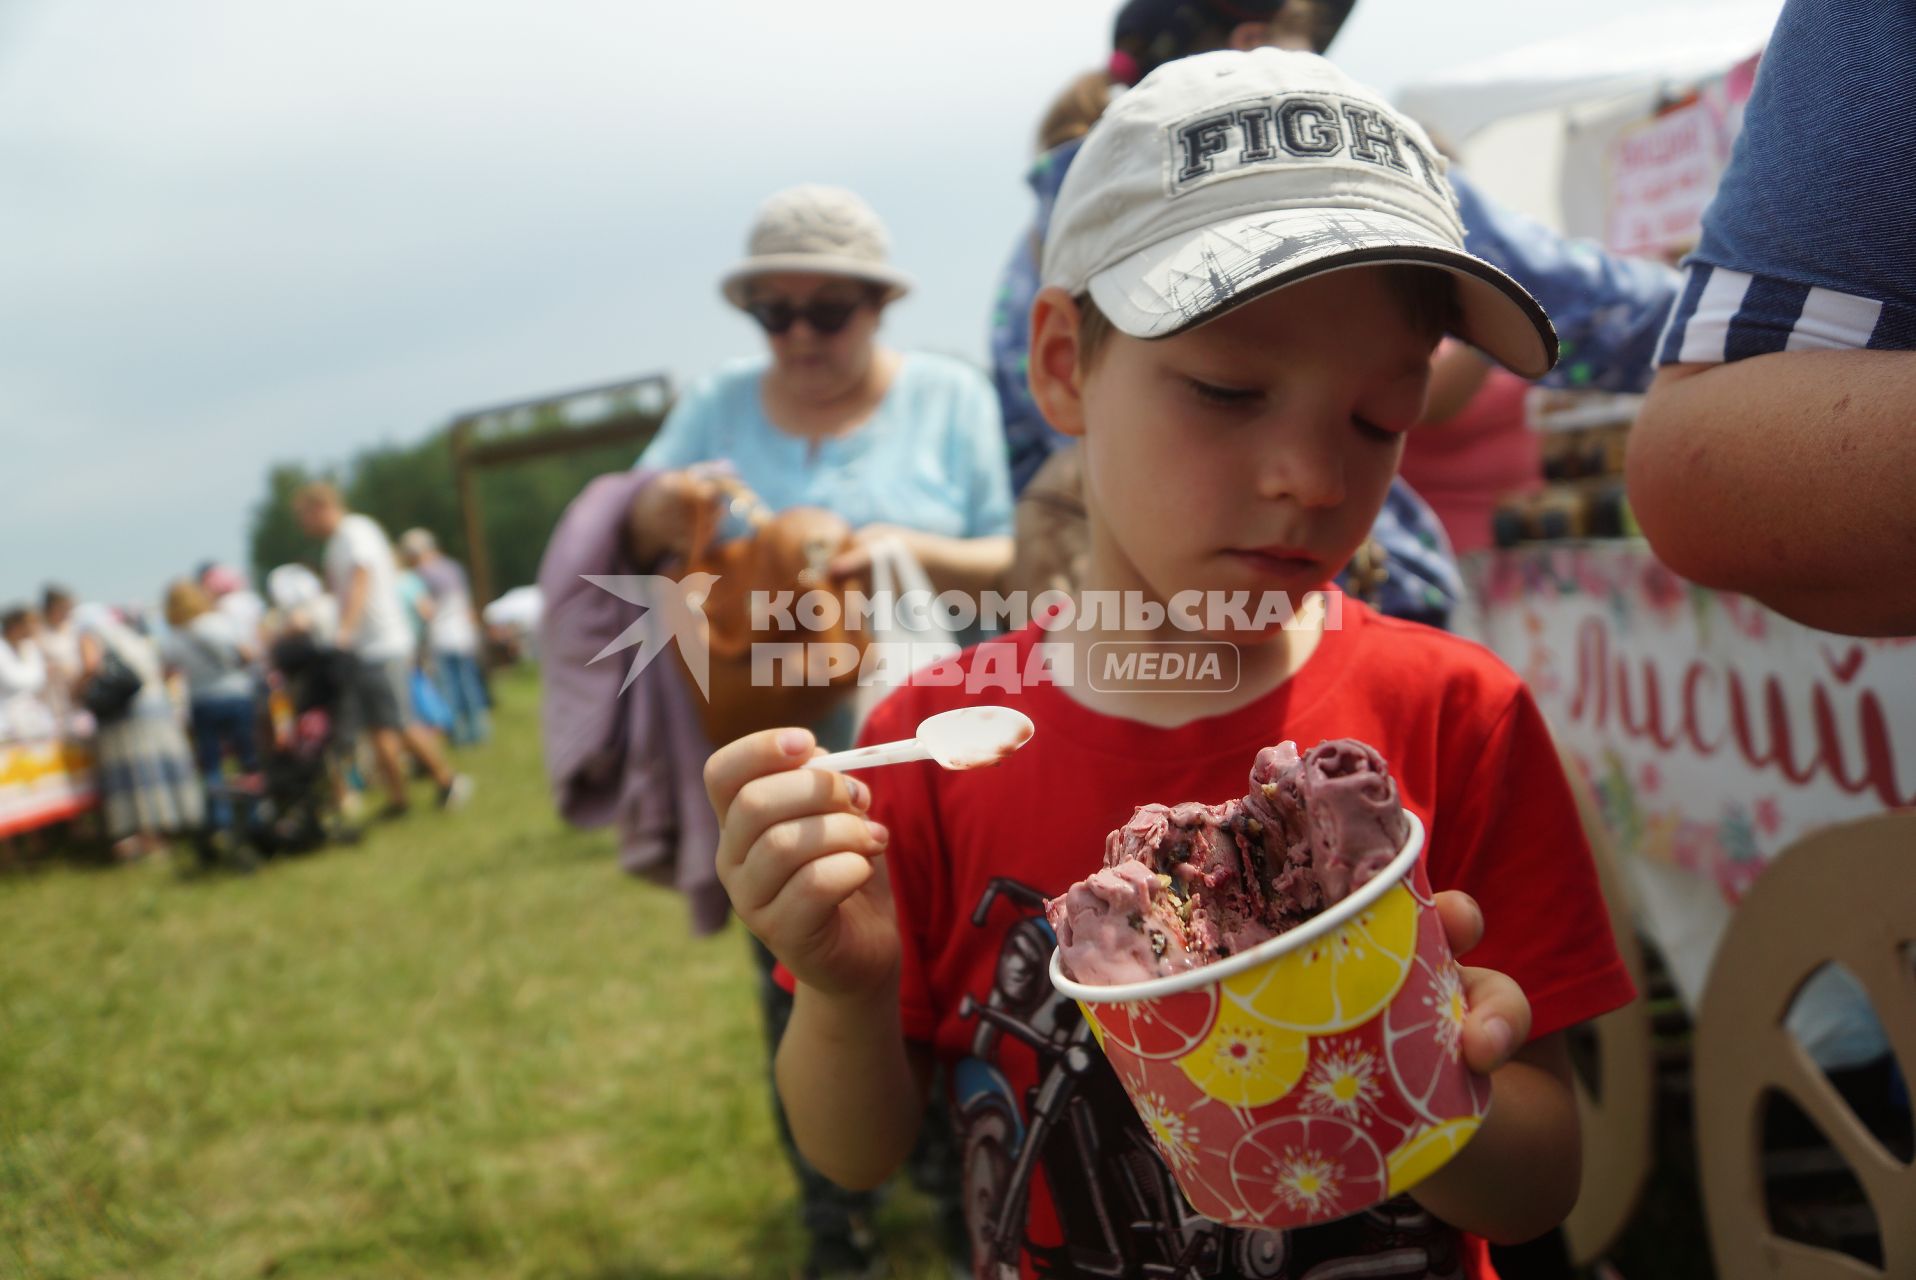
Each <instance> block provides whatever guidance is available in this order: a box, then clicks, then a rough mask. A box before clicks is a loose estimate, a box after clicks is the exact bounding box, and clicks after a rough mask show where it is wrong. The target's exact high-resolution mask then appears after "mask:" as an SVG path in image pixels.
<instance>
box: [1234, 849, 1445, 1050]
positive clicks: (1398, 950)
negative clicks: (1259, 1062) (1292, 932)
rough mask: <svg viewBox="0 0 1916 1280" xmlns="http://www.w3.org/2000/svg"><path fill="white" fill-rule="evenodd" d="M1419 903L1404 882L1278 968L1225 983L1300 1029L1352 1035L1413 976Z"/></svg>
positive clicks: (1262, 1011)
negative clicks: (1411, 972) (1412, 963)
mask: <svg viewBox="0 0 1916 1280" xmlns="http://www.w3.org/2000/svg"><path fill="white" fill-rule="evenodd" d="M1416 950H1417V901H1416V899H1414V898H1413V897H1411V895H1410V891H1409V890H1407V889H1406V888H1404V886H1403V885H1402V884H1398V885H1394V886H1392V887H1391V889H1390V891H1389V892H1388V893H1386V894H1384V896H1383V897H1381V898H1379V899H1378V900H1377V901H1376V902H1375V903H1373V904H1372V905H1371V907H1370V909H1369V910H1367V911H1363V912H1360V913H1359V914H1358V915H1357V916H1356V917H1354V918H1353V919H1352V920H1350V921H1349V923H1347V924H1345V925H1344V926H1343V927H1342V928H1341V929H1337V930H1334V931H1333V932H1331V933H1327V934H1325V935H1324V936H1323V937H1321V938H1319V939H1317V940H1316V941H1315V942H1313V943H1312V944H1311V945H1310V946H1308V947H1304V948H1302V949H1300V950H1298V951H1294V952H1290V953H1288V954H1286V955H1284V956H1281V957H1279V958H1278V960H1277V962H1276V963H1275V964H1271V965H1267V966H1262V967H1259V968H1256V969H1251V970H1247V971H1246V972H1244V973H1240V974H1234V975H1232V976H1231V977H1229V978H1226V979H1225V980H1224V990H1225V991H1226V992H1228V993H1229V994H1230V996H1231V998H1232V1000H1233V1001H1235V1002H1236V1003H1237V1004H1238V1005H1240V1006H1242V1007H1243V1008H1244V1009H1246V1010H1248V1011H1250V1012H1251V1013H1253V1014H1255V1015H1256V1016H1257V1017H1259V1018H1261V1019H1263V1020H1265V1021H1267V1022H1270V1023H1273V1024H1275V1025H1277V1026H1280V1027H1289V1028H1291V1029H1292V1030H1295V1031H1304V1032H1309V1033H1312V1034H1321V1033H1324V1032H1330V1031H1346V1030H1349V1029H1350V1028H1351V1027H1354V1026H1357V1025H1358V1024H1359V1023H1362V1022H1364V1021H1365V1020H1366V1019H1368V1018H1370V1017H1371V1016H1372V1015H1374V1014H1375V1013H1377V1012H1378V1011H1379V1010H1380V1009H1382V1008H1383V1007H1384V1006H1385V1005H1388V1004H1389V1003H1390V1001H1391V997H1392V996H1394V995H1396V994H1397V991H1398V988H1400V987H1402V986H1403V985H1404V979H1405V978H1406V977H1408V976H1409V975H1410V962H1411V957H1412V956H1413V955H1414V954H1415V953H1416Z"/></svg>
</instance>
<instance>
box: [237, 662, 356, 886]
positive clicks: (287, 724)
mask: <svg viewBox="0 0 1916 1280" xmlns="http://www.w3.org/2000/svg"><path fill="white" fill-rule="evenodd" d="M270 659H271V670H270V673H269V676H268V689H267V694H266V696H265V697H264V698H261V699H260V700H259V705H260V717H259V726H258V732H259V735H260V744H261V752H260V765H261V767H260V771H259V772H258V773H257V774H253V775H249V776H246V777H241V778H236V779H232V780H231V781H229V783H228V784H227V786H228V796H229V798H230V800H231V801H232V811H233V814H234V827H235V830H234V831H233V833H232V836H233V841H234V843H235V845H236V846H238V847H239V848H241V849H242V850H244V851H246V852H247V853H249V854H250V855H251V856H253V857H256V858H274V857H282V856H285V855H288V854H297V853H310V852H312V851H313V850H315V849H318V848H320V847H321V846H322V845H325V844H328V843H331V842H334V841H339V842H344V843H353V842H356V841H357V840H358V839H359V831H358V830H357V829H356V828H354V827H353V826H352V825H351V824H349V823H348V822H347V821H346V819H345V815H344V814H342V813H340V812H339V805H338V803H337V799H336V795H337V793H336V792H335V790H334V787H333V778H332V763H331V762H332V756H333V754H334V744H335V732H334V730H335V726H336V725H337V724H338V721H339V702H340V698H341V697H342V696H343V690H344V685H343V684H342V682H341V680H340V672H339V664H340V654H339V652H338V650H336V649H334V648H332V647H331V646H330V645H323V644H320V643H318V642H317V641H315V640H314V639H313V638H312V637H311V636H310V635H308V634H306V633H304V632H293V633H290V634H288V635H286V636H284V637H282V638H281V639H280V640H278V641H277V642H276V643H275V644H274V645H273V648H272V652H271V654H270Z"/></svg>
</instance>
